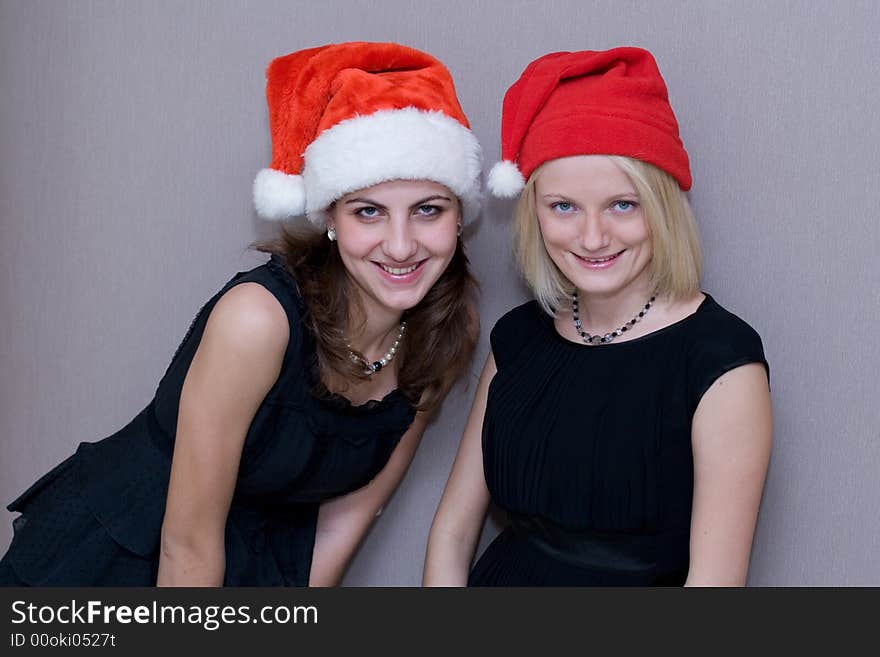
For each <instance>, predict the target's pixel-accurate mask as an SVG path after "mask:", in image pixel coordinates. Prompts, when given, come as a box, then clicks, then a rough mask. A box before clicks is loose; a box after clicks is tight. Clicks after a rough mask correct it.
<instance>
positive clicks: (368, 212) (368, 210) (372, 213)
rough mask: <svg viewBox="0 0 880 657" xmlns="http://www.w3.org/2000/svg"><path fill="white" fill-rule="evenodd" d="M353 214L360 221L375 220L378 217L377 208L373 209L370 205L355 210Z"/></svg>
mask: <svg viewBox="0 0 880 657" xmlns="http://www.w3.org/2000/svg"><path fill="white" fill-rule="evenodd" d="M354 213H355V214H356V215H357V216H358V217H361V218H362V219H375V218H376V217H378V216H379V208H376V207H373V206H372V205H365V206H364V207H362V208H358V209H357V210H355V211H354Z"/></svg>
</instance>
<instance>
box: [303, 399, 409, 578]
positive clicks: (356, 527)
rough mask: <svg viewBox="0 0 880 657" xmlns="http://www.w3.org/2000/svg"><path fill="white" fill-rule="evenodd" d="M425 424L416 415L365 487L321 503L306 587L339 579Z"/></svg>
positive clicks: (403, 468) (406, 463) (398, 478)
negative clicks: (388, 456) (378, 470)
mask: <svg viewBox="0 0 880 657" xmlns="http://www.w3.org/2000/svg"><path fill="white" fill-rule="evenodd" d="M425 424H426V420H425V418H424V417H423V416H422V414H420V413H419V414H417V415H416V418H415V420H413V423H412V424H411V425H410V427H409V429H407V431H406V433H404V434H403V436H401V438H400V442H399V443H398V444H397V447H395V448H394V451H393V452H392V453H391V457H390V458H389V459H388V463H386V464H385V467H384V468H382V471H381V472H380V473H379V474H378V475H376V478H375V479H373V480H372V481H371V482H370V483H369V484H367V485H366V486H364V487H363V488H360V489H358V490H356V491H353V492H351V493H349V494H348V495H343V496H342V497H337V498H335V499H332V500H328V501H327V502H324V503H323V504H321V508H320V510H319V512H318V529H317V534H316V536H315V548H314V551H313V553H312V569H311V573H310V575H309V586H336V585H337V584H338V583H339V581H340V580H341V579H342V575H343V574H344V573H345V568H346V567H347V566H348V563H349V561H351V558H352V556H353V555H354V553H355V550H357V547H358V545H360V543H361V541H362V540H363V538H364V536H365V535H366V533H367V530H368V529H369V528H370V526H371V525H372V524H373V522H374V521H375V520H376V517H377V516H378V515H379V513H381V511H382V509H383V508H384V506H385V504H386V503H387V502H388V499H389V498H390V497H391V494H392V493H393V492H394V490H395V489H396V488H397V485H398V484H399V483H400V481H401V479H403V476H404V474H406V471H407V469H408V468H409V464H410V463H411V462H412V459H413V456H414V455H415V453H416V448H417V447H418V446H419V442H420V441H421V439H422V434H423V433H424V431H425Z"/></svg>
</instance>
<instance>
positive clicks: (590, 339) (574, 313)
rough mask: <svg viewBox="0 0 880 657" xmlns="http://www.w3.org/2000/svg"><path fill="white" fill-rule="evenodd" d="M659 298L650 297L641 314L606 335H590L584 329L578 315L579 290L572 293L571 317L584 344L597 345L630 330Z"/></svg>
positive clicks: (655, 296)
mask: <svg viewBox="0 0 880 657" xmlns="http://www.w3.org/2000/svg"><path fill="white" fill-rule="evenodd" d="M656 298H657V295H656V294H655V295H653V296H652V297H651V298H650V299H648V303H646V304H645V307H644V308H642V309H641V310H640V311H639V314H638V315H636V316H635V317H633V318H632V319H631V320H629V321H628V322H627V323H626V324H624V325H623V326H621V327H620V328H618V329H614V330H613V331H611V333H606V334H605V335H601V336H600V335H598V334H596V335H590V334H589V333H587V332H586V331H585V330H584V327H583V326H581V320H580V317H579V316H578V293H577V290H575V291H574V292H572V293H571V319H572V320H573V321H574V329H575V331H577V332H578V335H579V336H581V340H583V341H584V344H590V345H596V344H608V343H609V342H611V341H612V340H613V339H614V338H616V337H617V336H619V335H623V334H624V333H626V332H627V331H628V330H630V329H631V328H632V327H633V326H635V325H636V324H637V323H638V322H640V321H642V317H644V316H645V313H647V312H648V310H650V309H651V304H652V303H654V299H656Z"/></svg>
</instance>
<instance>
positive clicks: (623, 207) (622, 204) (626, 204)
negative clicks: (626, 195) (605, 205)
mask: <svg viewBox="0 0 880 657" xmlns="http://www.w3.org/2000/svg"><path fill="white" fill-rule="evenodd" d="M611 207H612V209H614V210H616V211H617V212H621V213H628V212H632V211H633V210H635V209H636V208H637V207H638V203H636V202H635V201H615V202H614V203H612V204H611Z"/></svg>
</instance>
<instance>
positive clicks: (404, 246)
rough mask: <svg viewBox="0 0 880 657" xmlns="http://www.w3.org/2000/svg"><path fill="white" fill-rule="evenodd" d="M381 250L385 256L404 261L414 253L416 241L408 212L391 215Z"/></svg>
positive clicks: (416, 245)
mask: <svg viewBox="0 0 880 657" xmlns="http://www.w3.org/2000/svg"><path fill="white" fill-rule="evenodd" d="M382 250H383V252H384V253H385V255H386V256H388V257H389V258H391V259H392V260H394V261H396V262H406V261H407V260H409V259H410V258H411V257H412V256H414V255H415V254H416V251H417V250H418V243H417V241H416V239H415V234H414V233H413V227H412V226H411V225H410V221H409V214H408V213H402V214H393V215H392V216H391V221H389V222H388V232H387V234H386V236H385V240H384V242H383V244H382Z"/></svg>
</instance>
